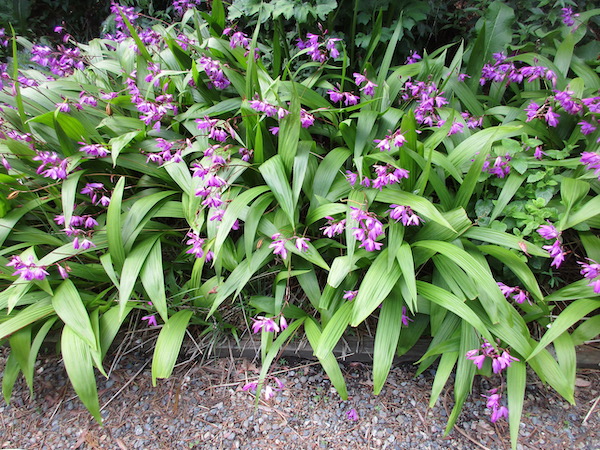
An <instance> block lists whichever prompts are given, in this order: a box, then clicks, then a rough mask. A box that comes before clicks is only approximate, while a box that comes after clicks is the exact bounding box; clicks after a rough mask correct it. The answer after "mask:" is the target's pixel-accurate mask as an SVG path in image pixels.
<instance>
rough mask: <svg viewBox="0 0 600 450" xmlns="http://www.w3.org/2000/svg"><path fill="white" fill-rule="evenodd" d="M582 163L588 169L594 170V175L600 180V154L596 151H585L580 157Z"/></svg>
mask: <svg viewBox="0 0 600 450" xmlns="http://www.w3.org/2000/svg"><path fill="white" fill-rule="evenodd" d="M580 162H581V164H583V165H584V166H586V168H587V169H588V170H593V171H594V175H596V176H597V177H598V179H599V180H600V154H598V153H596V152H583V153H582V154H581V159H580Z"/></svg>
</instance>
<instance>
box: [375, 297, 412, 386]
mask: <svg viewBox="0 0 600 450" xmlns="http://www.w3.org/2000/svg"><path fill="white" fill-rule="evenodd" d="M403 304H404V302H403V301H402V297H401V296H400V295H398V294H396V295H390V297H388V298H387V299H386V300H385V301H384V302H383V306H382V308H381V313H380V314H379V320H378V321H377V333H376V334H375V347H374V348H373V393H374V394H375V395H379V393H380V392H381V389H382V388H383V385H384V384H385V380H386V379H387V377H388V374H389V373H390V368H391V367H392V362H393V360H394V355H395V353H396V347H397V346H398V339H399V338H400V331H401V330H402V306H403Z"/></svg>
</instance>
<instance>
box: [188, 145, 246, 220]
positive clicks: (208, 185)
mask: <svg viewBox="0 0 600 450" xmlns="http://www.w3.org/2000/svg"><path fill="white" fill-rule="evenodd" d="M219 150H222V148H221V146H220V145H218V144H216V145H212V146H210V147H208V148H207V149H206V150H205V151H204V156H205V158H210V160H211V165H210V166H209V167H204V166H203V165H202V164H201V163H194V164H192V167H191V169H192V172H193V175H192V176H193V177H198V178H200V179H201V180H202V181H203V185H202V186H200V187H199V188H198V189H197V190H196V196H198V197H202V198H204V200H203V201H202V206H207V207H209V208H219V207H220V206H221V205H223V203H224V202H223V200H222V198H221V193H222V192H223V190H224V189H226V187H227V186H228V183H227V181H226V180H225V179H224V178H222V177H220V176H219V175H218V173H219V170H221V168H222V167H224V166H225V165H226V164H227V163H228V160H229V159H230V156H229V154H227V155H226V156H227V160H226V159H225V158H224V157H223V154H222V152H220V151H219ZM223 213H224V211H223V212H217V215H216V216H213V217H212V218H211V220H221V218H222V216H223ZM237 227H238V223H237V221H236V223H235V224H234V226H233V229H235V230H237V229H238V228H237Z"/></svg>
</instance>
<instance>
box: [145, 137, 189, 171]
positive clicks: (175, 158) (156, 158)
mask: <svg viewBox="0 0 600 450" xmlns="http://www.w3.org/2000/svg"><path fill="white" fill-rule="evenodd" d="M156 146H157V147H158V148H159V150H160V151H158V152H154V153H148V158H147V160H146V162H149V161H152V162H154V163H156V164H158V165H161V166H162V165H163V164H165V163H167V162H170V161H172V162H174V163H177V162H181V161H183V159H182V157H181V151H182V149H181V148H178V149H177V150H175V152H172V150H173V147H174V146H175V142H173V141H167V140H166V139H163V138H156Z"/></svg>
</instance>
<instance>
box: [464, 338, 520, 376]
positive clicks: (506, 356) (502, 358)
mask: <svg viewBox="0 0 600 450" xmlns="http://www.w3.org/2000/svg"><path fill="white" fill-rule="evenodd" d="M501 351H502V353H500V352H501ZM465 356H466V358H467V359H470V360H471V361H473V364H475V365H476V366H477V368H478V369H481V368H482V367H483V363H484V362H485V359H486V358H490V359H491V360H492V370H493V371H494V373H500V372H502V371H503V370H504V369H506V368H507V367H510V365H511V364H512V363H513V361H518V359H517V358H515V357H513V356H510V353H509V352H508V350H506V349H502V348H500V347H498V348H496V347H494V346H493V345H492V344H490V343H489V342H488V341H486V340H484V342H483V344H481V347H480V348H476V349H474V350H469V351H468V352H467V354H466V355H465Z"/></svg>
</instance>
